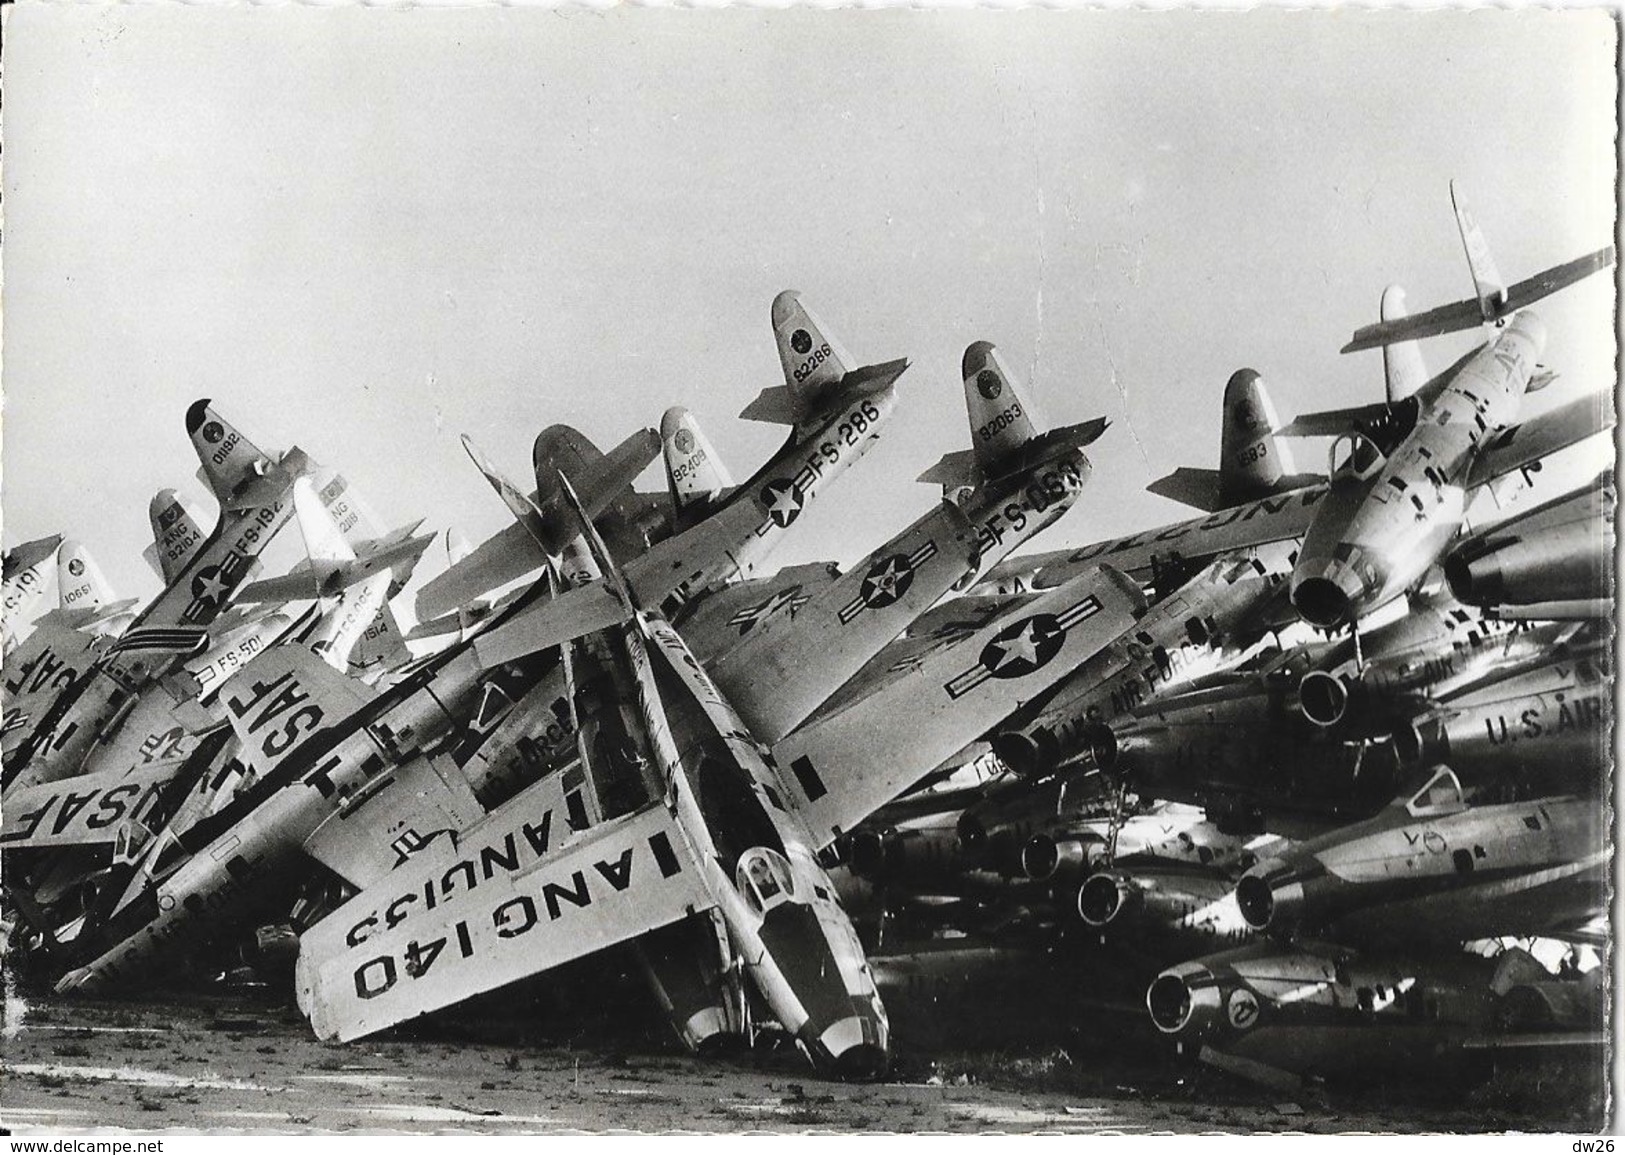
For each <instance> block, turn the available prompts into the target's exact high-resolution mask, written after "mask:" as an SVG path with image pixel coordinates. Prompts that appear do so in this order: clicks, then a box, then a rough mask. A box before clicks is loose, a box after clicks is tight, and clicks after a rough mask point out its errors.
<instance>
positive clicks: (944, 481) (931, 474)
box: [914, 449, 976, 489]
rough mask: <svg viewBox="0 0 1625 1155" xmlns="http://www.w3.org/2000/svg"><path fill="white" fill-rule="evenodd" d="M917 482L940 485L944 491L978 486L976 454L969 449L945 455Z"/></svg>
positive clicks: (918, 478) (957, 450)
mask: <svg viewBox="0 0 1625 1155" xmlns="http://www.w3.org/2000/svg"><path fill="white" fill-rule="evenodd" d="M914 480H916V481H923V482H925V483H926V484H927V485H940V486H942V488H944V489H961V488H963V487H965V486H969V485H975V484H976V454H975V452H973V451H972V450H969V449H956V450H954V451H953V452H952V453H944V454H943V455H942V458H941V460H939V461H938V462H937V463H936V464H935V465H933V466H932V467H931V468H930V469H927V470H926V471H925V472H924V473H922V474H920V476H919V477H917V478H915V479H914Z"/></svg>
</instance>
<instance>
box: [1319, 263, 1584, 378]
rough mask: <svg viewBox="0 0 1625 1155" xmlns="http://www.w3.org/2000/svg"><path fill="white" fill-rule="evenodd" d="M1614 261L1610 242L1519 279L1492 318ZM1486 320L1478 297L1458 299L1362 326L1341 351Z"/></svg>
mask: <svg viewBox="0 0 1625 1155" xmlns="http://www.w3.org/2000/svg"><path fill="white" fill-rule="evenodd" d="M1613 263H1614V246H1613V245H1608V246H1606V247H1604V248H1601V249H1598V250H1597V251H1596V252H1594V253H1588V254H1587V255H1585V256H1583V257H1579V258H1577V259H1576V260H1572V261H1570V262H1568V263H1567V264H1564V265H1557V266H1555V267H1553V268H1550V269H1547V270H1546V271H1545V272H1543V273H1537V274H1535V275H1534V276H1533V277H1530V278H1529V279H1528V280H1525V281H1519V282H1518V283H1517V284H1516V285H1513V286H1512V287H1511V288H1509V289H1507V290H1506V292H1505V294H1504V296H1503V297H1502V301H1501V304H1500V305H1499V306H1498V308H1497V312H1496V316H1495V317H1494V318H1492V319H1494V320H1500V319H1503V318H1505V317H1507V316H1510V315H1511V314H1512V313H1515V312H1517V311H1518V310H1519V309H1523V308H1526V307H1528V306H1529V305H1532V304H1534V303H1535V302H1536V301H1538V300H1540V299H1541V298H1542V297H1548V296H1550V295H1551V294H1553V293H1555V292H1557V291H1558V290H1559V289H1563V288H1567V287H1568V286H1569V285H1572V284H1574V283H1575V282H1576V281H1579V280H1583V279H1584V278H1586V277H1589V276H1590V275H1591V274H1592V273H1595V272H1598V271H1599V270H1602V269H1606V268H1608V266H1610V265H1612V264H1613ZM1484 323H1485V318H1484V315H1483V313H1482V311H1481V310H1480V308H1479V302H1478V300H1477V299H1476V298H1474V299H1472V300H1466V301H1456V302H1453V303H1451V304H1449V305H1441V306H1439V307H1438V308H1437V309H1429V310H1427V312H1425V313H1413V314H1412V315H1410V316H1408V317H1398V318H1395V319H1394V320H1392V321H1381V322H1378V323H1377V324H1375V325H1367V326H1366V327H1365V328H1363V329H1357V330H1355V333H1354V336H1353V337H1352V338H1351V339H1350V341H1349V343H1348V344H1347V345H1344V346H1343V348H1342V350H1341V352H1344V353H1357V352H1359V351H1360V350H1362V349H1376V348H1379V347H1380V346H1383V345H1392V344H1395V343H1396V342H1399V341H1414V340H1416V339H1417V338H1420V337H1437V336H1439V335H1441V334H1443V333H1456V332H1460V331H1461V330H1463V329H1476V328H1477V327H1478V326H1480V325H1482V324H1484Z"/></svg>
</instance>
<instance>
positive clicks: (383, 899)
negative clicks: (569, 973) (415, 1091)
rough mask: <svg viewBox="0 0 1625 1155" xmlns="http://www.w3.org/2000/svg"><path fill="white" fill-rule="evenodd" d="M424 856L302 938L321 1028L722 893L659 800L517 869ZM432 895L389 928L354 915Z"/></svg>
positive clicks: (492, 985) (453, 990)
mask: <svg viewBox="0 0 1625 1155" xmlns="http://www.w3.org/2000/svg"><path fill="white" fill-rule="evenodd" d="M424 867H426V870H425V869H419V870H415V871H414V870H413V869H412V866H411V864H410V862H408V864H407V865H406V867H405V868H404V869H403V870H401V871H395V872H393V873H391V874H390V875H388V876H386V877H385V878H384V879H383V880H382V881H381V882H379V883H378V884H376V886H375V887H373V888H369V890H367V891H363V892H362V894H360V895H357V896H356V897H355V898H353V899H351V901H350V902H349V903H346V904H345V905H344V906H342V907H340V908H339V909H338V910H336V911H334V912H333V913H332V914H331V915H329V916H328V917H327V918H325V919H323V920H322V921H321V922H320V923H318V924H317V925H316V926H314V927H312V928H311V929H310V930H308V931H307V932H305V934H304V935H302V936H301V937H300V941H299V962H298V965H297V967H296V970H295V974H294V987H295V992H296V995H297V997H298V1000H299V1006H300V1008H301V1009H302V1010H303V1011H304V1012H305V1014H306V1015H308V1016H309V1018H310V1023H311V1026H312V1027H313V1028H314V1029H315V1032H316V1035H317V1036H318V1037H319V1038H323V1039H341V1040H348V1039H357V1038H361V1037H363V1036H365V1035H370V1034H372V1033H373V1032H375V1031H379V1030H383V1029H384V1028H385V1027H389V1026H392V1025H394V1024H396V1023H401V1022H405V1021H406V1020H408V1019H412V1018H416V1017H418V1016H420V1015H425V1014H429V1013H431V1012H433V1011H437V1010H440V1009H441V1008H443V1007H449V1006H452V1005H454V1004H456V1003H459V1002H462V1001H463V1000H464V999H467V998H471V997H472V996H474V995H477V994H481V993H483V992H485V991H491V990H496V989H497V988H499V987H503V986H506V985H507V984H509V983H512V982H516V981H517V980H519V979H522V978H527V977H529V976H531V975H536V974H541V973H542V972H544V971H547V970H551V969H552V968H554V967H557V966H560V965H562V964H564V963H567V962H570V961H572V960H573V959H578V958H581V957H583V956H584V955H588V954H591V953H593V952H594V951H598V950H602V949H603V948H604V947H608V946H613V945H615V944H616V943H620V942H625V941H626V940H628V939H631V938H635V937H637V936H638V935H640V934H643V933H644V932H645V931H650V930H654V929H656V928H658V927H662V926H665V925H667V924H668V923H673V922H676V921H677V920H678V919H681V918H685V917H687V916H688V915H689V914H691V913H694V912H696V911H699V910H704V909H708V908H709V907H711V906H712V905H714V903H713V900H712V899H711V896H710V892H709V891H708V890H707V888H706V886H705V885H704V881H703V879H702V877H701V871H700V868H699V864H698V863H697V862H696V861H695V859H694V858H693V856H692V854H691V853H690V852H689V850H688V844H687V842H686V841H685V839H684V837H683V835H682V832H681V830H680V829H679V828H678V826H677V823H676V821H675V820H674V819H673V818H672V815H671V814H670V812H669V811H667V810H666V809H665V807H664V806H662V805H658V804H657V805H654V806H650V807H647V808H645V809H643V810H640V811H636V812H634V813H632V814H628V815H625V816H624V817H621V818H616V819H612V820H610V821H608V822H605V823H603V824H602V825H600V826H597V827H595V828H593V829H591V830H589V831H587V832H585V833H584V834H582V835H581V836H579V837H578V838H577V839H576V840H575V841H573V842H571V843H570V844H568V845H567V846H565V847H564V848H563V849H561V850H560V851H559V852H558V853H556V854H553V855H549V856H548V857H546V858H543V859H542V860H541V861H539V862H537V863H535V864H533V865H531V866H529V867H526V868H523V869H520V870H517V871H506V870H501V869H496V868H494V867H493V866H492V864H491V862H490V860H489V859H487V860H486V861H485V862H483V863H482V864H481V869H480V870H479V873H478V875H476V873H475V864H474V863H473V862H472V861H470V862H469V863H468V869H467V871H466V872H465V871H463V870H461V869H459V866H457V865H454V866H453V867H451V868H450V869H446V868H445V866H444V863H443V859H442V858H441V857H439V856H431V857H430V858H429V859H428V860H427V861H426V862H425V863H424ZM420 875H421V877H420ZM465 876H466V881H464V882H463V883H462V885H461V886H459V884H458V882H457V881H455V880H457V879H463V878H465ZM476 879H477V881H476ZM426 888H427V889H426ZM375 891H378V892H381V893H374V892H375ZM425 894H431V895H438V897H437V898H436V899H435V901H434V905H433V908H432V910H429V911H423V910H419V911H418V912H417V915H416V917H414V918H407V919H404V920H401V921H400V922H399V923H398V924H397V925H395V926H394V927H393V928H389V927H387V926H386V925H384V923H383V922H382V921H374V922H372V923H370V924H369V923H367V922H362V923H355V922H354V920H353V919H352V918H351V917H348V916H347V913H346V912H350V911H353V910H354V909H356V908H358V907H359V908H361V909H365V908H366V907H367V905H368V904H374V903H377V904H380V905H382V907H383V909H385V910H389V909H391V900H394V904H393V905H394V906H396V907H404V906H406V905H408V904H419V903H420V902H421V905H424V906H426V905H428V904H427V902H423V901H421V900H422V896H423V895H425ZM397 895H398V896H399V898H397V897H396V896H397Z"/></svg>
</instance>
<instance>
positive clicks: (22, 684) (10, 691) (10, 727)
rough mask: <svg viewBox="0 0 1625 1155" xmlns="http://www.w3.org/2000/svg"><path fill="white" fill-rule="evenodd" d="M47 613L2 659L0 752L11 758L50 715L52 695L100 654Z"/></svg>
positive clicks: (88, 637) (80, 633)
mask: <svg viewBox="0 0 1625 1155" xmlns="http://www.w3.org/2000/svg"><path fill="white" fill-rule="evenodd" d="M58 613H59V611H52V613H50V614H46V615H45V616H44V617H43V618H41V619H40V621H39V623H38V625H36V627H35V629H34V632H33V633H31V634H29V635H28V638H27V639H26V640H25V641H24V642H23V643H22V644H21V645H20V646H17V647H15V648H14V649H11V650H10V651H9V652H7V654H6V656H5V719H4V722H3V723H0V749H4V751H5V752H6V753H7V754H10V753H11V752H12V751H13V750H14V749H15V748H16V747H17V746H19V745H21V744H22V742H23V741H24V740H26V739H27V737H28V735H29V734H30V733H31V732H32V730H33V727H34V725H35V724H36V723H37V722H38V721H39V719H40V718H42V717H44V716H45V714H46V713H47V712H48V711H49V710H50V708H51V705H52V703H54V702H55V701H56V698H57V695H58V694H60V693H62V692H63V691H64V690H66V689H67V688H68V687H70V686H72V685H74V684H76V683H77V682H78V681H79V679H81V678H83V677H84V676H85V674H86V673H87V672H88V671H89V670H90V667H91V666H92V664H94V663H95V661H96V658H97V656H98V655H99V653H100V650H99V649H97V648H94V647H93V643H94V641H95V638H94V637H93V636H92V635H91V634H88V633H85V632H83V631H81V630H76V629H73V628H71V627H70V626H67V625H66V624H64V623H63V622H62V621H61V620H60V618H59V617H57V616H55V615H57V614H58Z"/></svg>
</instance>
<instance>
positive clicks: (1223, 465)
mask: <svg viewBox="0 0 1625 1155" xmlns="http://www.w3.org/2000/svg"><path fill="white" fill-rule="evenodd" d="M1280 428H1281V421H1280V418H1279V417H1277V416H1276V413H1275V403H1274V402H1273V401H1272V400H1271V399H1270V394H1269V389H1268V388H1267V387H1266V386H1265V384H1264V379H1263V377H1261V376H1259V374H1258V371H1257V370H1255V369H1237V370H1236V371H1235V372H1234V373H1232V374H1231V375H1230V380H1229V381H1227V382H1226V383H1225V386H1224V418H1223V423H1222V426H1221V430H1220V434H1219V468H1218V469H1217V470H1213V469H1194V468H1191V467H1190V466H1181V467H1180V468H1178V469H1176V470H1174V471H1173V472H1172V473H1170V474H1168V476H1166V477H1159V478H1158V479H1157V480H1156V481H1153V482H1152V483H1151V484H1150V485H1148V486H1146V489H1148V490H1150V491H1151V492H1152V493H1155V494H1157V495H1158V496H1160V497H1166V498H1169V499H1170V500H1172V501H1178V502H1182V503H1184V504H1185V505H1189V506H1194V507H1195V508H1197V509H1205V510H1207V511H1208V512H1210V513H1211V512H1216V511H1218V510H1221V509H1229V508H1230V507H1232V506H1236V505H1240V504H1241V503H1242V502H1245V501H1252V500H1253V499H1254V498H1259V497H1265V496H1268V495H1269V494H1272V493H1278V492H1280V491H1281V490H1283V489H1291V488H1295V487H1297V486H1300V485H1306V484H1308V483H1309V482H1310V481H1312V480H1314V478H1311V477H1308V476H1306V475H1304V474H1299V473H1297V472H1296V467H1295V466H1294V464H1293V460H1292V451H1291V449H1289V448H1288V447H1287V445H1286V442H1285V441H1284V440H1283V439H1282V438H1281V437H1278V436H1277V435H1276V432H1277V430H1279V429H1280Z"/></svg>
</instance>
